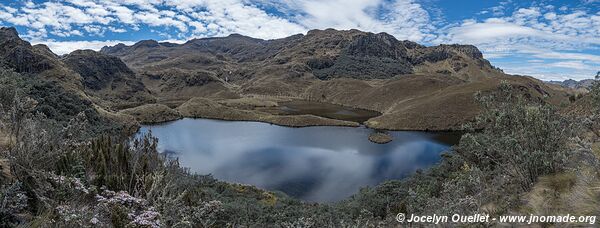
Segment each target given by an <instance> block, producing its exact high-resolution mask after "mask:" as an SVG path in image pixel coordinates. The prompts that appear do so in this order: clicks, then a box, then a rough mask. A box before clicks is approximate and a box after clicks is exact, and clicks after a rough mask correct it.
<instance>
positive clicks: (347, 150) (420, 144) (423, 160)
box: [140, 119, 460, 202]
mask: <svg viewBox="0 0 600 228" xmlns="http://www.w3.org/2000/svg"><path fill="white" fill-rule="evenodd" d="M149 130H152V134H153V135H154V136H156V137H158V139H159V145H158V147H159V150H160V151H162V152H169V153H173V155H174V156H177V157H178V158H179V160H180V163H181V164H182V165H183V166H185V167H189V168H190V169H191V170H192V171H194V172H197V173H200V174H209V173H210V174H212V175H213V176H214V177H216V178H218V179H220V180H224V181H229V182H236V183H244V184H251V185H255V186H258V187H261V188H264V189H268V190H273V191H282V192H285V193H287V194H288V195H290V196H293V197H296V198H299V199H302V200H306V201H316V202H332V201H337V200H341V199H344V198H346V197H348V196H350V195H352V194H354V193H356V192H358V190H359V189H360V188H361V187H364V186H367V185H370V186H374V185H376V184H379V183H381V182H383V181H385V180H391V179H401V178H404V177H406V176H407V175H410V174H412V173H414V172H415V171H416V170H417V169H425V168H428V167H430V166H431V165H433V164H435V163H437V162H438V161H439V160H440V154H441V153H442V152H444V151H447V150H448V149H449V148H450V146H451V145H453V144H455V143H457V141H458V139H459V137H460V136H459V135H458V134H451V133H425V132H409V131H396V132H390V133H391V134H392V135H393V137H394V141H392V142H390V143H388V144H376V143H372V142H370V141H369V140H368V136H369V134H370V133H371V132H372V131H373V130H371V129H367V128H364V127H361V128H351V127H325V126H323V127H306V128H289V127H281V126H276V125H272V124H268V123H259V122H244V121H220V120H208V119H181V120H177V121H173V122H169V123H164V124H160V125H151V126H143V127H142V129H141V130H140V133H144V132H147V131H149Z"/></svg>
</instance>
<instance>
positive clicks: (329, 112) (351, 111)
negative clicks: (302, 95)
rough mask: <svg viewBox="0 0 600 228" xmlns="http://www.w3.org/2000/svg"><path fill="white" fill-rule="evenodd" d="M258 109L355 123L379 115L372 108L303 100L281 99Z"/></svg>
mask: <svg viewBox="0 0 600 228" xmlns="http://www.w3.org/2000/svg"><path fill="white" fill-rule="evenodd" d="M258 110H260V111H263V112H267V113H271V114H274V115H315V116H321V117H325V118H330V119H338V120H346V121H352V122H357V123H363V122H365V121H367V120H369V119H371V118H373V117H377V116H380V115H381V113H380V112H377V111H372V110H366V109H360V108H352V107H345V106H341V105H336V104H329V103H322V102H315V101H303V100H292V101H283V102H279V103H278V104H277V106H274V107H262V108H258Z"/></svg>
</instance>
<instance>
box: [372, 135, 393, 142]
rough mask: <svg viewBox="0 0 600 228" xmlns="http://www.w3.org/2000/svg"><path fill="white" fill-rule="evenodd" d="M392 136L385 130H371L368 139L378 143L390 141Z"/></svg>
mask: <svg viewBox="0 0 600 228" xmlns="http://www.w3.org/2000/svg"><path fill="white" fill-rule="evenodd" d="M392 139H393V138H392V136H391V135H390V134H388V133H385V132H373V133H371V135H369V141H371V142H374V143H378V144H386V143H389V142H391V141H392Z"/></svg>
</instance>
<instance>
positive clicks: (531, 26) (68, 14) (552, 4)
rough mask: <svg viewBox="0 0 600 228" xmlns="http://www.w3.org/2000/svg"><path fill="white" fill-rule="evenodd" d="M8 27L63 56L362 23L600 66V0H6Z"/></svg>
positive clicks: (421, 37) (553, 71) (516, 63)
mask: <svg viewBox="0 0 600 228" xmlns="http://www.w3.org/2000/svg"><path fill="white" fill-rule="evenodd" d="M0 26H13V27H16V28H17V31H19V33H20V35H21V37H22V38H24V39H26V40H28V41H30V42H31V43H33V44H37V43H43V44H46V45H48V46H49V47H50V49H52V51H54V52H55V53H57V54H67V53H69V52H71V51H73V50H76V49H94V50H98V49H100V48H102V47H103V46H106V45H115V44H117V43H124V44H133V43H135V42H137V41H140V40H146V39H154V40H158V41H170V42H178V43H181V42H185V41H186V40H189V39H192V38H201V37H214V36H226V35H229V34H232V33H238V34H242V35H247V36H251V37H256V38H262V39H276V38H283V37H286V36H290V35H294V34H299V33H303V34H306V32H307V31H309V30H311V29H325V28H335V29H359V30H363V31H369V32H374V33H379V32H386V33H389V34H391V35H394V36H395V37H396V38H397V39H400V40H411V41H415V42H418V43H421V44H424V45H438V44H454V43H458V44H473V45H475V46H477V47H478V48H479V49H480V50H481V51H482V52H483V54H484V57H485V58H487V59H488V60H490V62H491V63H492V64H493V65H495V66H497V67H500V68H502V69H503V70H504V71H505V72H506V73H510V74H521V75H530V76H533V77H536V78H539V79H542V80H565V79H576V80H581V79H588V78H593V77H594V76H595V75H596V72H598V71H600V0H537V1H517V0H278V1H277V0H0Z"/></svg>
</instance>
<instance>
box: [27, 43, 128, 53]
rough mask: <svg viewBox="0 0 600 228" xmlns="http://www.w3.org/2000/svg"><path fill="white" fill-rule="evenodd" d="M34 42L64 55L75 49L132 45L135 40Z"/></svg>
mask: <svg viewBox="0 0 600 228" xmlns="http://www.w3.org/2000/svg"><path fill="white" fill-rule="evenodd" d="M31 43H32V44H45V45H47V46H48V47H49V48H50V50H52V52H54V53H56V54H58V55H64V54H68V53H71V52H72V51H75V50H83V49H91V50H95V51H98V50H100V49H101V48H102V47H104V46H113V45H116V44H118V43H124V44H126V45H132V44H134V43H135V42H133V41H119V40H106V41H97V40H96V41H53V40H49V41H48V40H44V41H33V42H31Z"/></svg>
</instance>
